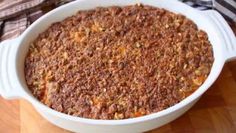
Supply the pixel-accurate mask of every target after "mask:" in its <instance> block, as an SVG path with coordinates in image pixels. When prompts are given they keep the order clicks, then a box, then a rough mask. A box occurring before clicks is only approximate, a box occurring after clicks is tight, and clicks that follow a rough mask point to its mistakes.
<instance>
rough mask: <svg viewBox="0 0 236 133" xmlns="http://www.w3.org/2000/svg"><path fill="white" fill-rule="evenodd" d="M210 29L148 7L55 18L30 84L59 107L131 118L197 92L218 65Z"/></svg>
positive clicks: (31, 59) (36, 45) (30, 58)
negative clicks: (209, 39)
mask: <svg viewBox="0 0 236 133" xmlns="http://www.w3.org/2000/svg"><path fill="white" fill-rule="evenodd" d="M213 61H214V58H213V51H212V47H211V44H210V42H209V41H208V37H207V34H206V33H205V32H204V31H202V30H199V29H198V28H197V26H196V25H195V24H194V23H193V22H192V21H191V20H189V19H187V18H186V17H184V16H183V15H179V14H174V13H172V12H169V11H167V10H164V9H159V8H156V7H151V6H146V5H135V6H125V7H107V8H96V9H94V10H87V11H79V12H78V13H77V14H76V15H74V16H72V17H69V18H67V19H65V20H63V21H61V22H57V23H54V24H53V25H51V26H50V27H49V28H48V29H47V30H46V31H45V32H43V33H41V34H40V35H39V37H38V38H37V39H36V40H35V41H34V42H33V43H32V45H31V46H30V49H29V52H28V54H27V57H26V60H25V76H26V82H27V85H28V87H29V89H30V91H31V92H32V93H33V95H34V96H35V97H36V98H37V99H38V100H40V101H41V102H42V103H44V104H46V105H47V106H49V107H50V108H52V109H54V110H57V111H59V112H62V113H65V114H69V115H73V116H78V117H84V118H91V119H127V118H133V117H139V116H143V115H147V114H151V113H155V112H158V111H161V110H163V109H166V108H168V107H171V106H173V105H175V104H177V103H179V102H180V101H181V100H183V99H184V98H186V97H187V96H189V95H190V94H192V93H193V92H194V91H195V90H196V89H197V88H199V87H200V86H201V85H202V84H203V82H204V81H205V79H206V78H207V76H208V74H209V72H210V70H211V66H212V64H213Z"/></svg>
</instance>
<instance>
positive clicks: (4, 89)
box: [0, 38, 23, 99]
mask: <svg viewBox="0 0 236 133" xmlns="http://www.w3.org/2000/svg"><path fill="white" fill-rule="evenodd" d="M19 39H20V38H16V39H12V40H6V41H3V42H1V43H0V96H2V97H3V98H5V99H15V98H20V97H22V96H23V95H22V94H23V91H21V90H20V88H19V87H17V80H16V76H13V73H14V71H16V69H15V68H14V67H15V65H14V62H15V56H16V50H17V46H18V44H19Z"/></svg>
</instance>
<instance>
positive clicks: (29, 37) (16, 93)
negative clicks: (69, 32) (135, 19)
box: [0, 0, 236, 133]
mask: <svg viewBox="0 0 236 133" xmlns="http://www.w3.org/2000/svg"><path fill="white" fill-rule="evenodd" d="M140 2H141V3H142V4H147V5H151V6H156V7H159V8H164V9H167V10H170V11H172V12H175V13H180V14H183V15H185V16H187V17H188V18H189V19H191V20H192V21H194V22H195V23H196V24H197V26H198V27H199V28H200V29H202V30H204V31H205V32H207V34H208V37H209V40H210V42H211V44H212V46H213V51H214V58H215V61H214V63H213V66H212V69H211V72H210V75H209V76H208V78H207V80H206V81H205V82H204V84H203V85H202V86H201V87H200V88H199V89H198V90H196V91H195V92H194V93H193V94H192V95H190V96H189V97H187V98H186V99H184V100H183V101H181V102H180V103H178V104H176V105H174V106H172V107H170V108H168V109H165V110H163V111H160V112H157V113H153V114H150V115H146V116H142V117H138V118H131V119H125V120H92V119H85V118H80V117H73V116H69V115H66V114H63V113H60V112H57V111H55V110H52V109H50V108H49V107H47V106H45V105H44V104H42V103H41V102H39V101H38V100H37V99H36V98H34V97H33V96H32V94H31V92H30V91H29V90H28V88H27V85H26V82H25V77H24V61H25V56H26V54H27V52H28V47H29V45H30V43H31V42H32V41H33V40H34V39H35V38H36V37H37V36H38V34H39V33H41V32H43V31H44V30H46V29H47V28H48V27H49V26H50V25H51V24H52V23H54V22H57V21H61V20H63V19H64V18H66V17H68V16H71V15H73V14H75V13H76V12H77V11H78V10H85V9H93V8H95V7H98V6H102V7H106V6H113V5H117V6H125V5H133V4H136V3H137V0H77V1H75V2H72V3H69V4H66V5H64V6H61V7H59V8H57V9H55V10H53V11H51V12H49V13H47V14H46V15H44V16H43V17H41V18H40V19H38V20H37V21H36V22H35V23H33V24H32V25H31V26H30V27H29V28H28V29H27V30H26V31H25V32H24V33H23V34H22V35H21V36H20V37H18V38H16V39H13V40H8V41H4V42H2V43H1V44H0V94H1V96H3V97H4V98H6V99H15V98H23V99H26V100H28V101H29V102H30V103H31V104H32V105H33V106H34V107H35V108H36V110H37V111H38V112H39V113H40V114H41V115H42V116H43V117H44V118H45V119H47V120H48V121H50V122H51V123H53V124H55V125H57V126H59V127H61V128H64V129H67V130H70V131H73V132H113V133H114V132H129V133H130V132H143V131H147V130H151V129H154V128H157V127H160V126H162V125H164V124H166V123H168V122H170V121H172V120H174V119H176V118H177V117H179V116H180V115H182V114H183V113H184V112H186V111H187V110H188V109H189V108H191V107H192V106H193V105H194V104H195V103H196V102H197V100H198V99H199V98H200V97H201V95H202V94H203V93H204V92H205V91H206V90H207V89H208V88H209V87H210V86H211V85H212V84H213V82H214V81H215V80H216V78H217V77H218V75H219V74H220V72H221V70H222V68H223V66H224V64H225V62H226V61H228V60H231V59H234V58H236V38H235V36H234V33H233V32H232V30H231V29H230V27H229V25H228V24H227V23H226V21H225V20H224V19H223V17H222V16H221V15H220V14H219V13H217V12H216V11H213V10H208V11H198V10H196V9H193V8H191V7H189V6H187V5H185V4H183V3H181V2H178V1H177V0H140Z"/></svg>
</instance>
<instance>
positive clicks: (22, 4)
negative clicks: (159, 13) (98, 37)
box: [0, 0, 236, 133]
mask: <svg viewBox="0 0 236 133" xmlns="http://www.w3.org/2000/svg"><path fill="white" fill-rule="evenodd" d="M71 1H73V0H0V42H1V41H3V40H6V39H11V38H15V37H17V36H19V35H20V34H21V33H22V32H23V31H24V30H25V29H26V28H27V27H28V26H29V25H30V24H32V23H33V22H34V21H35V20H37V19H38V18H39V17H40V16H42V15H43V14H45V13H46V12H48V11H50V10H52V9H54V8H56V7H58V6H61V5H63V4H65V3H68V2H71ZM138 1H139V0H137V2H138ZM157 1H158V0H157ZM180 1H182V2H184V3H186V4H188V5H190V6H192V7H194V8H197V9H199V10H208V9H214V10H218V11H219V12H220V13H221V14H222V15H223V16H224V17H225V19H226V20H227V21H228V23H229V24H230V25H231V27H232V29H233V30H234V31H235V33H236V28H235V27H236V24H235V22H236V15H235V14H236V8H235V7H236V0H180ZM0 114H1V117H0V133H15V132H21V133H41V132H45V133H55V132H56V133H67V131H65V130H63V129H60V128H58V127H56V126H54V125H52V124H50V123H49V122H47V121H46V120H45V119H44V118H42V117H41V116H40V115H39V114H38V113H37V112H36V111H35V110H34V108H33V107H32V106H31V105H30V104H29V103H28V102H26V101H25V100H12V101H6V100H4V99H3V98H1V97H0ZM235 131H236V61H233V62H229V63H227V64H226V65H225V67H224V69H223V72H222V74H221V75H220V77H219V79H218V80H217V81H216V82H215V83H214V85H213V86H212V87H211V88H210V89H209V90H208V91H207V92H206V93H205V94H204V95H203V97H202V98H201V99H200V100H199V102H198V103H197V104H196V105H195V106H194V107H193V108H192V109H191V110H190V111H188V112H187V113H185V114H184V115H183V116H181V117H180V118H178V119H177V120H175V121H173V122H171V123H170V124H167V125H165V126H163V127H161V128H159V129H155V130H153V131H150V133H173V132H174V133H194V132H195V133H197V132H201V133H235Z"/></svg>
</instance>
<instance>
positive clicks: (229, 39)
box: [203, 10, 236, 61]
mask: <svg viewBox="0 0 236 133" xmlns="http://www.w3.org/2000/svg"><path fill="white" fill-rule="evenodd" d="M203 12H204V13H205V15H206V16H207V17H209V18H210V19H211V20H212V21H213V23H214V24H215V25H216V27H217V28H218V30H219V31H220V32H219V34H221V35H220V36H222V37H223V43H222V44H220V45H223V50H224V55H225V57H224V58H225V60H226V61H231V60H235V59H236V37H235V34H234V32H233V31H232V29H231V28H230V26H229V24H228V23H227V22H226V21H225V19H224V18H223V17H222V16H221V14H220V13H218V12H217V11H215V10H206V11H203Z"/></svg>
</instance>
